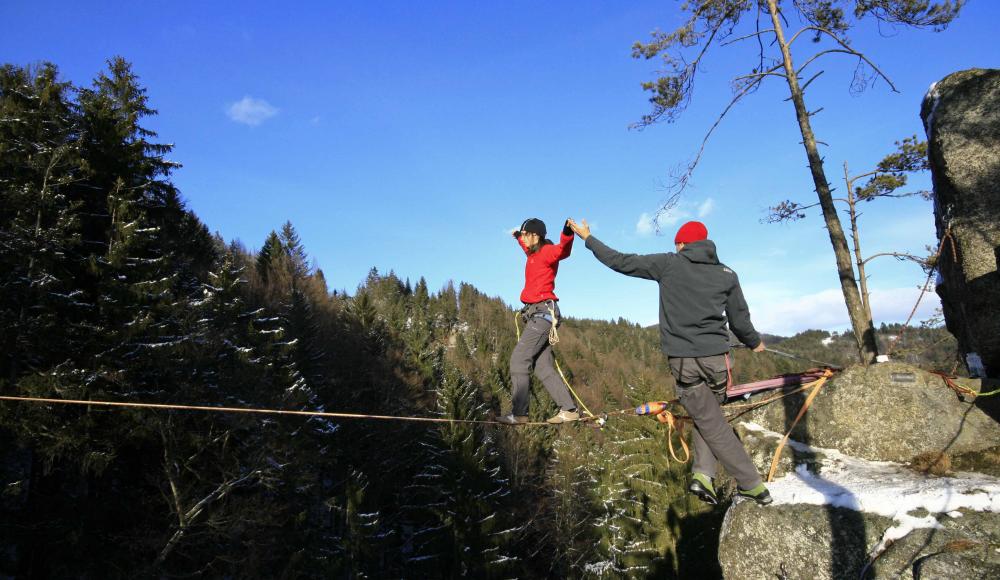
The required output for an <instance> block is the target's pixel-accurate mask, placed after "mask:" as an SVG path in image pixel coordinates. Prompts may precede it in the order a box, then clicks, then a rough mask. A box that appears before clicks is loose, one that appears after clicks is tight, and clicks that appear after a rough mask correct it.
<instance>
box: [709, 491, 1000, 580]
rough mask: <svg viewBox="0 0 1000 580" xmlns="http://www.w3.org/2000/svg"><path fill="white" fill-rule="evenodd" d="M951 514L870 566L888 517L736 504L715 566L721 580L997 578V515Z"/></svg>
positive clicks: (939, 516)
mask: <svg viewBox="0 0 1000 580" xmlns="http://www.w3.org/2000/svg"><path fill="white" fill-rule="evenodd" d="M953 516H954V517H953ZM953 516H949V515H946V514H937V515H936V516H930V517H934V519H935V520H936V521H937V524H936V525H937V526H939V527H925V528H918V529H915V530H913V531H911V532H909V533H908V534H906V535H905V536H903V537H902V538H899V539H897V540H894V541H893V542H892V543H891V544H889V545H888V546H886V549H885V551H884V552H882V553H881V555H880V556H879V558H877V559H874V561H872V556H871V555H870V554H869V553H870V552H871V550H873V549H874V548H877V547H879V546H880V544H881V542H882V536H883V535H884V534H885V532H886V531H888V530H891V529H893V528H894V527H896V526H897V524H896V523H895V522H894V520H892V519H890V518H887V517H884V516H880V515H877V514H871V513H865V512H859V511H856V510H853V509H850V508H839V507H830V506H818V505H807V504H788V505H779V506H769V507H766V508H761V507H759V506H757V505H756V504H754V503H751V502H748V501H741V502H739V503H736V504H734V505H733V506H732V507H730V508H729V512H728V513H727V514H726V519H725V520H724V522H723V528H722V536H721V537H720V540H719V564H720V565H721V567H722V572H723V577H724V578H727V579H728V578H731V579H734V580H736V579H738V580H754V579H757V578H759V579H761V580H763V579H768V580H773V579H775V578H787V579H792V578H809V579H811V580H827V579H844V580H857V579H858V578H861V571H862V570H863V569H865V567H866V566H867V567H868V572H867V573H866V574H865V576H864V578H914V579H919V578H926V579H942V578H948V579H952V578H955V579H958V578H963V579H964V578H969V579H971V578H983V579H985V578H1000V554H998V553H997V551H996V548H995V546H996V545H997V543H998V542H1000V515H998V514H995V513H980V512H974V511H966V510H958V511H956V512H954V514H953ZM869 562H872V563H871V565H869Z"/></svg>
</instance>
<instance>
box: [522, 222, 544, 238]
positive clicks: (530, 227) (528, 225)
mask: <svg viewBox="0 0 1000 580" xmlns="http://www.w3.org/2000/svg"><path fill="white" fill-rule="evenodd" d="M521 231H522V232H528V233H532V234H538V235H539V236H541V237H543V238H544V237H545V222H543V221H542V220H540V219H538V218H528V219H526V220H524V223H523V224H521Z"/></svg>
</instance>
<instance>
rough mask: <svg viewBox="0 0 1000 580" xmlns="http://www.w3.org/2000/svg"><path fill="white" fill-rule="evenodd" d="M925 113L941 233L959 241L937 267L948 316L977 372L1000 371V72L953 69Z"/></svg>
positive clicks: (928, 100)
mask: <svg viewBox="0 0 1000 580" xmlns="http://www.w3.org/2000/svg"><path fill="white" fill-rule="evenodd" d="M920 117H921V118H922V119H923V121H924V129H925V131H926V133H927V142H928V154H929V157H930V165H931V176H932V178H933V181H934V216H935V221H936V224H937V234H938V239H939V240H941V239H943V238H944V237H945V235H946V234H947V233H950V236H951V238H952V239H953V240H954V251H953V250H952V244H951V242H946V243H945V246H944V251H943V252H942V255H941V259H940V262H939V266H938V272H939V273H940V277H939V280H938V287H937V291H938V294H939V295H940V296H941V302H942V304H943V306H944V317H945V322H946V324H947V326H948V330H949V331H951V333H952V334H954V335H955V338H957V339H958V345H959V349H960V350H961V351H962V352H963V353H964V354H965V356H966V360H967V362H968V366H969V370H970V372H973V373H977V372H983V373H985V376H988V377H994V378H995V377H1000V308H997V304H1000V275H998V274H997V262H998V254H1000V70H997V69H972V70H965V71H961V72H957V73H953V74H951V75H948V76H947V77H945V78H944V79H943V80H941V81H939V82H937V83H935V84H934V85H933V86H932V87H931V89H930V90H929V91H928V93H927V96H926V97H925V98H924V102H923V106H922V107H921V111H920ZM980 361H981V365H980ZM980 369H981V370H980Z"/></svg>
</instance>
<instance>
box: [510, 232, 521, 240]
mask: <svg viewBox="0 0 1000 580" xmlns="http://www.w3.org/2000/svg"><path fill="white" fill-rule="evenodd" d="M510 235H512V236H514V238H515V239H518V240H519V239H521V230H514V231H513V232H511V234H510Z"/></svg>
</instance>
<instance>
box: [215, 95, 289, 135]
mask: <svg viewBox="0 0 1000 580" xmlns="http://www.w3.org/2000/svg"><path fill="white" fill-rule="evenodd" d="M277 114H278V109H277V108H275V107H274V106H272V105H271V103H268V102H267V101H265V100H264V99H255V98H253V97H251V96H249V95H247V96H245V97H243V98H242V99H240V100H239V101H236V102H235V103H233V104H231V105H229V107H228V108H227V109H226V115H227V116H229V118H230V119H232V120H233V121H236V122H237V123H243V124H244V125H250V126H251V127H256V126H257V125H260V124H261V123H263V122H264V121H266V120H268V119H270V118H271V117H273V116H275V115H277Z"/></svg>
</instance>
